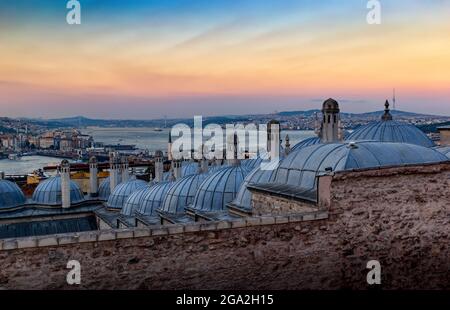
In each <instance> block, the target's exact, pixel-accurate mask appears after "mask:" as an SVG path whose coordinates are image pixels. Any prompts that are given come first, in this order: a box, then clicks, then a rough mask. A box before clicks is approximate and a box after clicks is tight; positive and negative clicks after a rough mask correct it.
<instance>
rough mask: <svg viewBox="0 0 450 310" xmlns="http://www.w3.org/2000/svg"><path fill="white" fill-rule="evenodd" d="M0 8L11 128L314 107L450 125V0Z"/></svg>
mask: <svg viewBox="0 0 450 310" xmlns="http://www.w3.org/2000/svg"><path fill="white" fill-rule="evenodd" d="M65 2H66V1H61V3H56V2H55V1H47V0H45V1H34V2H32V3H30V2H29V1H22V0H19V1H15V2H14V4H9V3H2V4H0V29H1V30H0V38H1V41H2V42H4V43H5V44H3V45H1V46H0V55H1V57H0V106H1V107H2V112H3V113H2V116H11V117H18V116H21V117H43V118H58V117H68V116H74V115H83V116H86V117H91V118H103V119H105V118H107V119H118V118H120V119H154V118H160V117H163V116H164V115H168V116H169V117H191V116H193V115H195V114H201V115H204V116H208V115H230V114H259V113H270V112H273V111H275V110H278V111H284V110H308V109H317V108H319V105H318V102H319V101H323V100H324V99H326V98H328V97H333V98H336V99H337V100H338V101H339V102H340V103H341V108H342V110H343V111H345V112H367V111H375V110H381V109H382V105H383V103H384V100H385V99H390V98H391V97H392V89H393V88H396V89H397V98H398V101H397V109H399V110H405V111H411V112H418V113H429V114H438V115H450V89H449V88H448V85H450V76H449V75H448V74H447V72H448V70H449V69H450V59H449V58H448V54H449V53H450V42H449V40H448V33H449V30H450V26H449V24H448V23H447V22H446V21H447V20H448V18H449V17H450V1H428V2H427V3H423V1H422V2H421V1H401V2H396V3H395V4H394V3H390V2H389V3H385V2H383V3H382V23H381V25H368V24H367V22H366V15H367V12H368V9H367V8H366V4H367V1H348V2H346V3H345V4H342V3H341V2H339V1H326V2H325V3H320V4H319V3H316V2H315V1H264V3H262V2H261V1H253V0H249V1H241V2H239V3H238V2H232V3H230V1H209V2H208V1H195V2H193V3H192V2H189V1H180V0H178V1H175V0H172V1H137V0H135V1H126V2H124V1H93V0H90V1H87V0H84V1H80V2H81V5H82V24H81V25H68V24H67V23H66V22H65V17H66V14H67V12H68V10H67V9H66V7H65V4H66V3H65Z"/></svg>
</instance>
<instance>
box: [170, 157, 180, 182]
mask: <svg viewBox="0 0 450 310" xmlns="http://www.w3.org/2000/svg"><path fill="white" fill-rule="evenodd" d="M172 165H173V166H172V172H173V176H174V177H175V180H179V179H180V178H181V172H182V169H183V168H182V161H181V160H173V161H172Z"/></svg>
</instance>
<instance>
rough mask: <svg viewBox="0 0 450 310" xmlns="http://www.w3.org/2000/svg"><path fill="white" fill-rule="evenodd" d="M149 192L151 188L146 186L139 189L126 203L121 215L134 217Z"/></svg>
mask: <svg viewBox="0 0 450 310" xmlns="http://www.w3.org/2000/svg"><path fill="white" fill-rule="evenodd" d="M149 190H150V186H144V187H142V188H141V189H138V190H137V191H135V192H134V193H132V194H131V195H130V196H129V197H128V198H127V200H126V201H125V204H124V205H123V208H122V210H121V211H120V213H121V214H123V215H128V216H132V215H134V213H135V212H136V210H137V209H138V208H139V206H140V205H141V203H142V201H143V199H144V195H145V194H146V193H147V191H149Z"/></svg>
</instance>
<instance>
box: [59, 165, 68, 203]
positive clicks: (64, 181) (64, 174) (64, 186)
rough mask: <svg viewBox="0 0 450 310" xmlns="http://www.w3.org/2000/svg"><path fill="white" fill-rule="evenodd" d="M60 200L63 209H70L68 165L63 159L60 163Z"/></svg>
mask: <svg viewBox="0 0 450 310" xmlns="http://www.w3.org/2000/svg"><path fill="white" fill-rule="evenodd" d="M60 171H61V200H62V207H63V209H67V208H70V164H69V162H68V161H67V160H66V159H65V160H63V161H62V162H61V167H60Z"/></svg>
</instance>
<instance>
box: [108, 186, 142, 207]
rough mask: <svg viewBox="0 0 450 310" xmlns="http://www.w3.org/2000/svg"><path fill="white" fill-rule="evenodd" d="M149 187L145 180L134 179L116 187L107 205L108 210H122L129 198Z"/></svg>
mask: <svg viewBox="0 0 450 310" xmlns="http://www.w3.org/2000/svg"><path fill="white" fill-rule="evenodd" d="M145 186H147V182H145V181H143V180H138V179H133V180H129V181H127V182H124V183H120V184H119V185H117V186H116V188H115V189H114V191H113V192H112V193H111V195H110V196H109V199H108V202H107V203H106V205H107V207H108V208H114V209H122V208H123V206H124V205H125V202H126V201H127V199H128V197H130V195H131V194H133V193H134V192H136V191H137V190H139V189H141V188H143V187H145Z"/></svg>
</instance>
